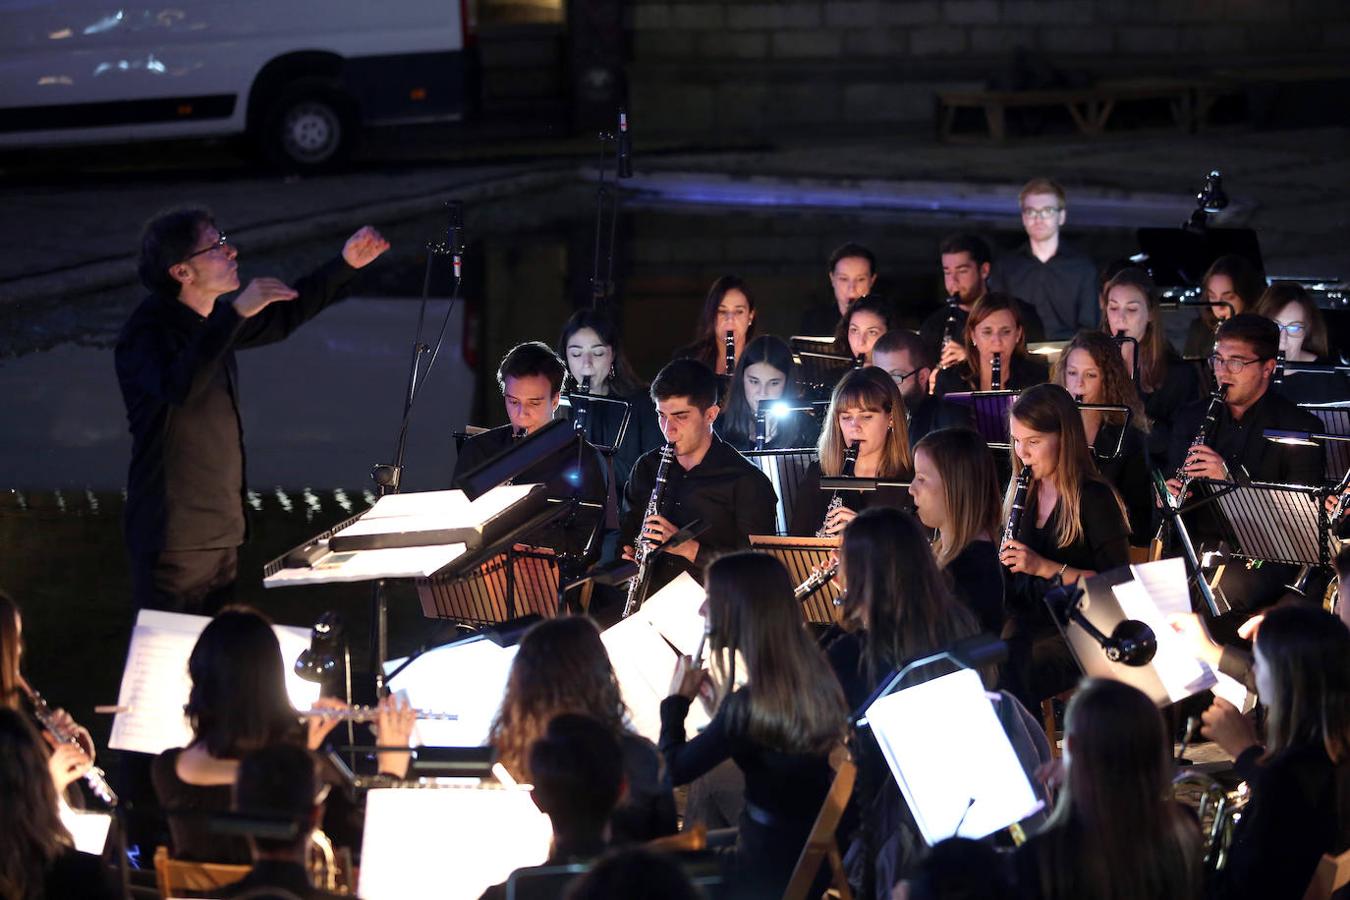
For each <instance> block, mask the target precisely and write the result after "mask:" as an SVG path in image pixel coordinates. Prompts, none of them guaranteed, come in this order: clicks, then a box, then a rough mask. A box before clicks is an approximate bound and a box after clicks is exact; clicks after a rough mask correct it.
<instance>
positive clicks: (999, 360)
mask: <svg viewBox="0 0 1350 900" xmlns="http://www.w3.org/2000/svg"><path fill="white" fill-rule="evenodd" d="M989 390H991V391H1001V390H1003V354H1002V353H995V354H994V358H993V359H991V360H989Z"/></svg>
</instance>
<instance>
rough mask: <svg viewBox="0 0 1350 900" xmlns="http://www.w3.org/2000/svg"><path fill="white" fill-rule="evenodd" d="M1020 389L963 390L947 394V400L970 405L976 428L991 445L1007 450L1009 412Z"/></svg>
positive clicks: (945, 396) (945, 398) (945, 397)
mask: <svg viewBox="0 0 1350 900" xmlns="http://www.w3.org/2000/svg"><path fill="white" fill-rule="evenodd" d="M1019 393H1021V392H1020V391H961V392H958V393H952V394H946V395H944V396H943V397H942V399H943V400H944V401H946V402H950V403H957V404H960V405H962V406H969V407H970V408H971V411H972V413H973V415H972V418H973V419H974V423H973V424H974V427H975V430H976V431H978V432H979V433H980V437H982V438H984V439H985V441H986V442H987V443H988V444H989V446H990V447H993V448H996V449H999V450H1007V449H1008V447H1009V443H1008V441H1009V438H1008V412H1009V411H1010V410H1011V409H1012V405H1013V401H1014V400H1016V399H1017V395H1018V394H1019Z"/></svg>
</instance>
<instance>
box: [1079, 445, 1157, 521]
mask: <svg viewBox="0 0 1350 900" xmlns="http://www.w3.org/2000/svg"><path fill="white" fill-rule="evenodd" d="M1122 428H1124V429H1125V434H1124V435H1123V436H1122V435H1121V430H1122ZM1117 441H1119V442H1120V453H1119V454H1118V455H1116V456H1115V457H1113V458H1109V459H1108V458H1107V457H1108V456H1109V455H1110V454H1111V453H1114V452H1115V449H1116V442H1117ZM1092 454H1093V457H1094V458H1095V459H1096V461H1097V469H1098V470H1099V471H1100V472H1101V473H1102V477H1103V478H1105V479H1106V480H1107V481H1109V482H1111V485H1112V487H1114V488H1115V489H1116V491H1117V493H1119V494H1120V498H1121V499H1122V500H1124V501H1125V510H1126V512H1128V513H1129V514H1130V543H1131V544H1133V545H1134V546H1136V547H1143V546H1145V545H1147V544H1148V542H1149V541H1150V540H1151V539H1152V538H1153V534H1154V532H1155V530H1156V528H1155V519H1154V509H1155V507H1154V504H1153V496H1154V491H1153V476H1152V474H1151V473H1150V469H1151V460H1150V459H1149V454H1148V446H1147V440H1146V438H1145V435H1144V433H1143V432H1142V431H1140V430H1139V429H1138V428H1135V427H1134V426H1133V425H1131V426H1129V427H1128V428H1125V426H1123V425H1120V424H1113V423H1111V422H1103V423H1102V426H1101V428H1099V429H1098V430H1097V438H1096V440H1094V441H1093V443H1092Z"/></svg>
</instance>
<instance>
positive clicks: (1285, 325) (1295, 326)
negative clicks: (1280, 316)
mask: <svg viewBox="0 0 1350 900" xmlns="http://www.w3.org/2000/svg"><path fill="white" fill-rule="evenodd" d="M1275 325H1276V326H1277V327H1278V328H1279V329H1280V330H1281V331H1283V332H1284V333H1285V334H1287V335H1289V336H1290V337H1291V338H1296V337H1298V336H1299V335H1301V334H1302V333H1303V332H1305V331H1307V330H1308V326H1307V325H1306V324H1304V323H1303V322H1276V323H1275Z"/></svg>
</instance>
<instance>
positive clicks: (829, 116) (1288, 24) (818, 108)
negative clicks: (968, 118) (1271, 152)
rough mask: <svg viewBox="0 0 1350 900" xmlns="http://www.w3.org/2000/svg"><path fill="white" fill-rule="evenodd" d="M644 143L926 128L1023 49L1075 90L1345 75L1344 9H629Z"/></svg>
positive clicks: (768, 5)
mask: <svg viewBox="0 0 1350 900" xmlns="http://www.w3.org/2000/svg"><path fill="white" fill-rule="evenodd" d="M627 17H628V21H627V27H628V33H629V36H630V39H631V41H630V54H631V61H630V67H629V78H630V90H631V96H632V101H631V106H632V108H633V110H634V114H635V116H639V117H640V118H641V120H642V123H643V127H644V129H645V130H646V131H647V133H649V134H650V133H686V134H687V133H699V132H723V133H733V134H738V135H744V136H748V137H757V136H767V135H782V134H784V133H790V132H792V131H793V130H795V129H811V130H814V131H816V132H819V131H820V130H822V129H825V130H828V129H831V128H836V129H841V130H843V129H847V131H848V132H855V131H858V130H862V131H871V132H878V131H886V130H894V129H895V128H896V127H897V126H900V127H910V128H917V127H930V126H931V124H932V121H933V107H934V97H933V93H934V90H935V89H939V88H971V87H983V86H985V85H986V83H987V82H988V79H989V78H990V77H991V76H994V75H997V74H998V73H1003V72H1006V71H1007V70H1008V68H1009V66H1010V63H1011V60H1012V56H1013V52H1014V50H1016V49H1017V48H1021V49H1024V50H1026V51H1029V52H1030V53H1031V54H1032V55H1033V56H1034V57H1036V58H1038V59H1042V60H1044V61H1046V62H1049V63H1050V64H1052V65H1053V66H1055V67H1056V68H1058V69H1060V70H1062V71H1065V72H1068V73H1071V74H1073V75H1074V76H1076V77H1080V78H1085V79H1087V78H1094V77H1137V76H1169V77H1170V76H1179V75H1180V76H1185V75H1191V74H1200V73H1207V72H1213V71H1217V70H1223V69H1229V70H1233V69H1236V70H1239V71H1251V70H1252V69H1254V68H1260V67H1265V66H1271V65H1284V66H1289V65H1302V66H1308V65H1316V64H1318V63H1339V62H1340V61H1341V60H1340V59H1339V58H1338V57H1343V51H1344V50H1346V49H1347V48H1350V3H1345V2H1343V0H1283V2H1279V3H1275V2H1271V0H887V2H883V0H784V2H738V0H630V3H629V5H628V7H627Z"/></svg>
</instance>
